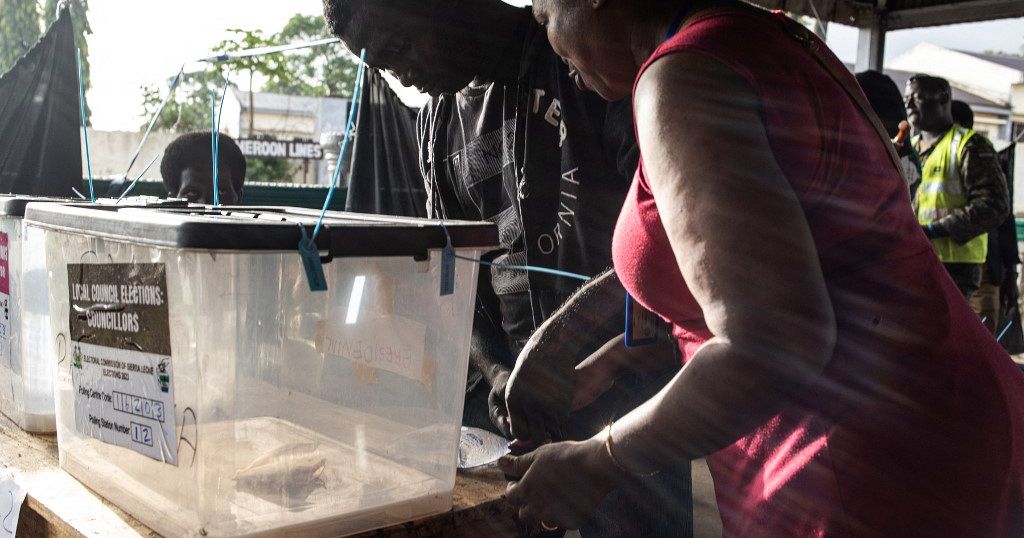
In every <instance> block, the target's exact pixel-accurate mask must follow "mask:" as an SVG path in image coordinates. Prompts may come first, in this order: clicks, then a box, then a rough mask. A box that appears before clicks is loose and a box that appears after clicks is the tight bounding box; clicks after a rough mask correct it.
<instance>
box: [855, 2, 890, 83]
mask: <svg viewBox="0 0 1024 538" xmlns="http://www.w3.org/2000/svg"><path fill="white" fill-rule="evenodd" d="M882 17H883V16H882V15H881V14H876V15H875V16H874V17H872V20H871V21H870V23H869V25H868V26H865V27H861V28H860V29H858V31H857V64H856V71H857V72H861V71H867V70H868V69H874V70H876V71H881V70H882V59H883V58H884V57H885V24H884V22H883V19H882Z"/></svg>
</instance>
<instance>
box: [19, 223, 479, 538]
mask: <svg viewBox="0 0 1024 538" xmlns="http://www.w3.org/2000/svg"><path fill="white" fill-rule="evenodd" d="M254 213H255V214H258V215H257V216H256V217H254ZM317 215H318V213H317V212H310V211H308V210H300V209H292V208H274V209H272V210H271V209H267V208H234V207H232V208H223V207H218V208H216V209H213V208H196V207H192V208H178V209H174V208H171V209H167V208H164V209H158V210H154V211H140V210H136V209H120V208H109V207H107V208H76V207H53V206H43V205H36V206H32V207H31V208H30V209H29V212H28V215H27V221H28V222H29V228H30V229H37V230H39V231H40V232H41V233H42V234H43V235H44V236H45V250H46V266H47V270H48V271H49V284H50V287H51V290H52V292H51V299H50V302H49V311H50V319H51V324H52V329H51V330H52V331H53V333H54V334H55V335H56V336H55V340H56V341H57V342H58V344H57V346H56V347H55V351H54V354H55V355H56V363H57V373H56V382H55V383H56V391H55V392H56V411H57V435H58V447H59V454H60V462H61V466H62V467H63V468H64V469H66V470H67V471H68V472H69V473H71V474H72V475H73V476H75V477H76V478H78V479H79V480H81V481H82V482H83V483H84V484H86V485H87V486H89V487H90V488H92V489H94V490H95V491H97V492H98V493H100V494H101V495H102V496H104V497H105V498H107V499H109V500H110V501H112V502H114V503H115V504H117V505H118V506H120V507H122V508H123V509H125V510H126V511H128V512H129V513H131V514H132V515H133V516H135V517H137V518H138V519H139V520H140V521H142V522H143V523H145V524H147V525H148V526H150V527H152V528H153V529H154V530H156V531H157V532H159V533H161V534H164V535H167V536H256V535H278V534H280V533H285V532H293V531H294V532H302V533H303V534H309V535H313V536H316V535H323V536H337V535H344V534H349V533H355V532H361V531H365V530H370V529H373V528H377V527H381V526H385V525H390V524H396V523H400V522H402V521H407V520H410V519H415V518H418V517H425V516H428V515H431V514H435V513H440V512H443V511H445V510H447V509H449V508H450V507H451V492H452V488H453V487H454V480H455V464H456V455H457V446H458V436H459V424H460V420H461V415H462V393H463V391H464V389H465V381H466V369H467V367H468V355H469V339H470V331H471V326H472V308H473V301H474V297H475V288H476V278H477V264H475V263H473V262H471V261H467V260H460V261H459V262H458V264H457V266H456V286H455V292H454V293H453V294H452V295H447V296H441V295H440V294H439V293H438V279H439V271H440V250H441V248H443V246H444V244H445V243H444V241H445V239H444V233H443V231H441V230H440V225H439V223H437V222H436V221H428V220H421V219H388V218H384V217H376V216H374V217H368V216H362V215H350V214H343V213H328V214H327V215H326V216H325V219H324V225H325V227H324V232H322V233H321V234H320V237H318V241H317V244H318V248H320V249H321V253H322V254H323V256H324V257H325V258H327V259H329V260H330V261H329V262H327V263H325V265H324V268H325V276H326V278H327V281H328V289H327V291H325V292H310V291H309V289H308V287H307V284H306V281H305V276H304V273H303V269H302V267H301V264H300V263H299V260H298V255H297V253H296V252H295V250H294V247H295V245H296V244H297V238H298V237H299V232H298V224H300V223H308V222H311V221H310V219H311V218H315V216H317ZM445 227H446V228H447V229H448V231H449V234H450V235H451V238H452V243H453V244H454V245H455V246H456V249H457V250H458V251H459V252H460V254H461V255H463V256H465V257H467V258H479V255H480V253H481V252H482V251H486V250H490V249H492V248H494V246H495V244H496V239H497V237H496V236H497V233H496V230H495V229H494V227H493V225H491V224H487V223H459V222H445ZM256 239H260V241H257V240H256ZM214 241H221V243H220V244H215V243H214ZM243 247H244V248H243Z"/></svg>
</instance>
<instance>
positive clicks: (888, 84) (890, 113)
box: [856, 70, 921, 199]
mask: <svg viewBox="0 0 1024 538" xmlns="http://www.w3.org/2000/svg"><path fill="white" fill-rule="evenodd" d="M856 78H857V84H859V85H860V89H861V90H864V95H865V96H866V97H867V98H868V103H869V104H870V105H871V109H872V110H874V111H875V114H878V119H880V120H882V126H883V127H885V132H886V134H888V135H889V138H891V139H893V140H894V141H897V140H898V138H900V137H906V136H907V133H906V132H905V131H906V130H908V129H909V124H907V109H906V107H905V106H904V104H903V93H902V92H900V88H899V86H897V85H896V83H895V82H893V80H892V79H891V78H889V75H886V74H883V73H880V72H878V71H875V70H868V71H861V72H860V73H857V74H856ZM901 126H902V127H903V129H904V132H903V133H902V134H901V132H900V128H901ZM895 145H896V151H897V152H898V153H899V156H900V162H901V164H902V165H903V177H904V179H906V180H907V188H908V189H909V191H910V196H911V199H913V197H914V194H915V193H916V191H917V186H918V184H919V183H920V182H921V162H920V159H919V158H918V155H917V153H916V152H914V150H913V148H912V147H911V145H910V144H909V141H899V142H896V143H895Z"/></svg>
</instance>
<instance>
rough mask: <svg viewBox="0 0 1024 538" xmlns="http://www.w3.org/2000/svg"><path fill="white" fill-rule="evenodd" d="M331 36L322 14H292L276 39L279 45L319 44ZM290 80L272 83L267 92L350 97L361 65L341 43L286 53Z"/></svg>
mask: <svg viewBox="0 0 1024 538" xmlns="http://www.w3.org/2000/svg"><path fill="white" fill-rule="evenodd" d="M328 37H331V33H330V32H329V31H328V30H327V24H326V22H325V21H324V18H323V17H322V16H319V15H302V14H301V13H300V14H296V15H293V16H292V18H291V19H288V22H287V23H285V25H284V28H283V29H282V30H281V31H280V32H278V33H277V34H276V35H275V36H274V38H273V40H274V41H275V42H276V43H277V44H281V45H284V44H288V43H296V42H304V41H316V40H318V39H324V38H328ZM283 60H284V62H285V65H286V66H287V68H288V72H289V73H290V75H291V76H290V77H288V78H284V79H275V80H271V81H269V82H268V83H267V84H266V85H265V86H264V89H265V90H266V91H270V92H276V93H284V94H289V95H309V96H335V97H349V96H351V95H352V90H353V87H354V85H355V80H356V73H357V70H358V66H357V65H356V63H355V62H354V61H352V58H351V55H350V54H349V53H348V51H346V50H345V47H343V46H342V45H341V44H340V43H339V44H333V45H321V46H319V47H310V48H307V49H300V50H296V51H292V52H288V53H285V54H284V55H283Z"/></svg>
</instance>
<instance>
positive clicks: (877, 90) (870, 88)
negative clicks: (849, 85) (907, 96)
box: [856, 70, 907, 137]
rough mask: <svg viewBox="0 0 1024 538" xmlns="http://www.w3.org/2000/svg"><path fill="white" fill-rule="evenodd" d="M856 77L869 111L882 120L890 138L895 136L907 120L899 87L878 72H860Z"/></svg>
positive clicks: (905, 108)
mask: <svg viewBox="0 0 1024 538" xmlns="http://www.w3.org/2000/svg"><path fill="white" fill-rule="evenodd" d="M856 77H857V83H858V84H860V88H861V89H862V90H864V95H865V96H867V98H868V103H869V104H870V105H871V109H872V110H874V111H875V114H878V119H880V120H882V125H883V126H885V131H886V132H887V133H888V134H889V136H890V137H894V136H896V133H898V132H899V130H900V122H901V121H904V120H906V119H907V107H906V104H905V103H904V102H903V93H902V92H900V89H899V87H898V86H896V83H895V82H893V80H892V79H891V78H889V76H888V75H885V74H883V73H879V72H878V71H873V70H872V71H862V72H860V73H857V75H856Z"/></svg>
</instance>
